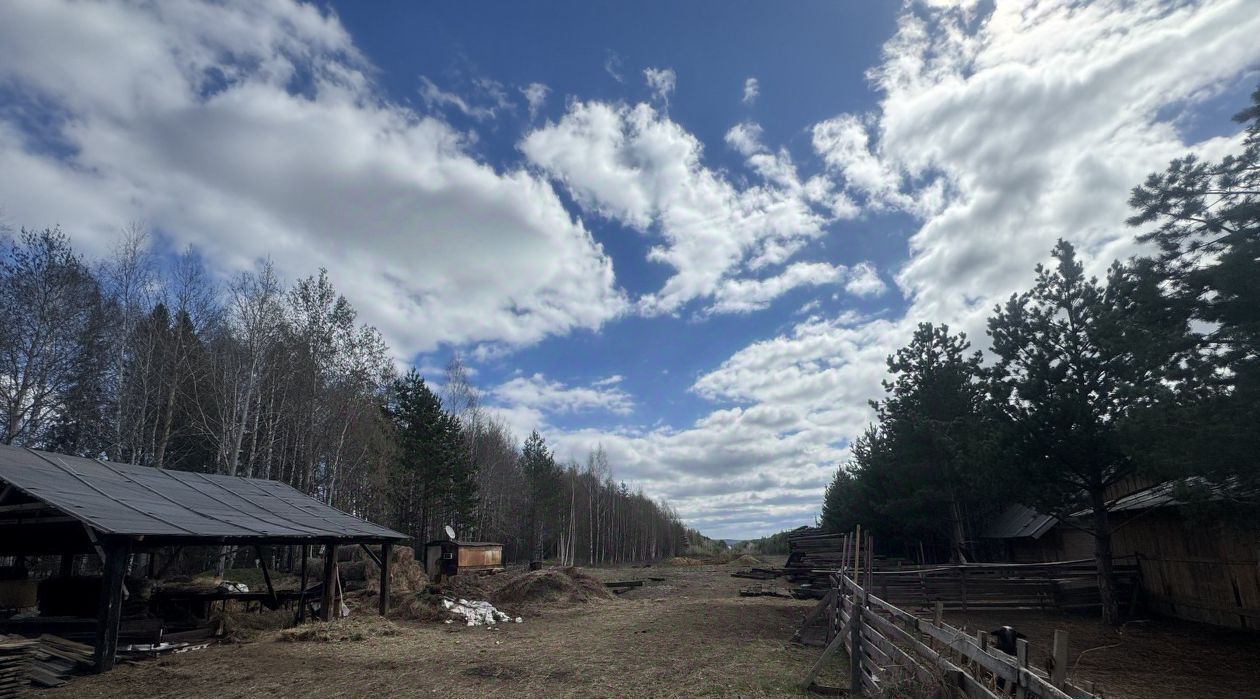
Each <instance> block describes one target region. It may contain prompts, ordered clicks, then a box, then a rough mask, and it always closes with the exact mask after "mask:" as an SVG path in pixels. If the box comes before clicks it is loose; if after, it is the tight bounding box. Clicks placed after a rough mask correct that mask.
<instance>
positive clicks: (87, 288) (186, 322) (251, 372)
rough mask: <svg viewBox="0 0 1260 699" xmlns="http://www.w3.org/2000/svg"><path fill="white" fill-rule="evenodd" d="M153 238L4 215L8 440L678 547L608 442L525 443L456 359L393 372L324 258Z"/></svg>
mask: <svg viewBox="0 0 1260 699" xmlns="http://www.w3.org/2000/svg"><path fill="white" fill-rule="evenodd" d="M150 243H151V241H150V240H149V237H148V235H147V234H146V233H145V232H144V231H143V230H141V229H139V228H138V227H135V226H132V227H130V228H128V229H127V230H125V231H124V233H123V235H122V236H121V237H120V241H119V243H118V245H117V247H116V249H115V250H113V251H112V252H111V253H110V254H109V255H107V256H106V259H104V260H102V261H100V262H99V263H94V264H92V263H89V262H88V261H87V260H85V258H84V257H83V256H82V255H81V254H79V253H78V252H76V251H75V249H74V247H73V245H72V241H71V239H70V237H69V236H68V235H67V234H66V233H64V232H63V231H61V230H60V229H57V228H53V229H45V230H28V229H22V230H20V231H17V232H13V231H0V441H3V443H5V444H14V445H19V446H27V447H33V448H41V449H48V450H52V451H57V452H62V453H68V454H74V455H80V456H86V457H91V458H100V459H104V460H110V461H118V462H127V463H135V464H140V465H144V466H151V467H154V468H169V469H179V470H191V471H201V472H206V473H216V474H226V475H232V476H245V477H255V478H268V479H275V480H279V481H283V482H285V483H288V484H290V485H292V486H294V487H295V488H297V489H298V490H301V491H302V492H305V493H308V494H310V495H312V496H314V497H316V498H318V499H320V500H322V501H324V502H326V503H328V504H330V505H332V506H334V507H338V508H340V509H342V510H345V511H347V512H351V513H353V514H355V515H358V516H360V517H363V518H366V519H369V520H373V521H377V522H380V523H383V524H387V525H390V526H392V527H394V528H395V529H397V530H399V531H401V532H404V533H406V534H409V535H410V536H411V537H412V540H413V542H414V543H415V545H417V546H419V545H421V544H423V543H424V542H425V541H428V540H431V539H435V538H439V537H443V538H444V537H445V534H443V533H442V532H443V529H444V527H445V526H447V525H450V526H452V527H454V528H455V529H456V531H457V532H458V534H459V536H460V538H464V539H483V540H491V541H499V542H502V543H503V544H504V546H505V552H504V553H505V555H506V556H507V557H508V558H509V560H511V559H520V558H527V557H528V558H544V557H546V558H555V559H559V560H562V561H564V562H566V563H570V564H574V563H579V562H580V563H584V564H604V563H608V564H612V563H621V562H627V561H646V560H652V559H655V558H659V557H663V556H672V555H674V554H675V553H676V552H678V551H681V550H682V548H683V547H684V546H685V543H686V539H687V535H686V532H685V529H684V527H683V525H682V524H681V522H680V520H679V518H678V516H677V514H676V513H675V512H674V511H673V510H672V509H671V508H670V507H669V506H668V505H667V504H665V503H663V502H657V501H654V500H652V499H651V498H649V497H647V496H646V495H644V494H643V493H642V492H639V491H632V490H631V489H630V488H629V487H627V485H626V484H625V483H618V482H616V481H614V479H613V476H612V469H611V466H610V464H609V462H608V458H607V454H606V453H605V452H604V450H603V449H602V447H597V448H596V449H594V450H593V451H591V453H590V454H589V456H588V458H587V459H586V463H584V464H579V463H576V462H571V463H561V462H559V461H557V459H556V458H555V456H554V454H553V453H552V451H551V450H550V449H549V448H548V446H547V444H546V442H545V441H544V439H543V438H542V437H541V436H540V435H538V434H537V433H536V432H535V433H534V434H531V435H530V436H529V438H528V439H527V440H526V441H525V443H524V444H523V445H522V444H520V443H519V442H518V441H517V439H516V437H515V436H514V435H512V433H511V432H510V430H509V429H508V428H507V427H506V426H505V425H504V424H503V423H502V422H501V421H499V420H496V419H495V418H494V416H493V415H492V413H491V411H487V410H486V409H485V408H484V407H483V406H482V405H481V398H480V396H479V394H478V392H477V390H476V388H475V387H474V386H473V385H472V383H471V382H470V381H469V380H468V372H467V370H466V369H465V368H464V367H463V365H462V364H461V363H460V361H459V360H458V357H456V358H454V359H452V362H451V364H450V366H449V367H448V368H447V371H446V375H445V377H444V385H443V386H441V388H440V390H439V391H435V390H433V389H432V388H431V387H430V386H429V385H428V384H427V383H426V382H425V380H424V379H423V378H422V377H421V376H420V375H419V374H418V373H416V372H415V371H414V370H412V371H407V372H405V373H402V374H400V373H399V372H398V370H396V369H395V366H394V362H393V359H392V355H391V353H390V351H389V348H388V347H387V346H386V343H385V342H384V340H383V338H382V337H381V335H380V333H379V332H378V331H377V330H376V329H375V328H373V327H371V326H370V325H366V324H363V323H361V322H360V321H359V320H358V317H357V312H356V310H355V309H354V307H353V306H352V305H351V304H350V302H349V301H347V300H346V299H345V297H344V296H342V295H341V294H339V293H338V292H337V290H336V289H335V288H334V286H333V283H332V281H331V279H330V277H329V275H328V273H327V271H326V270H320V271H319V272H318V273H316V274H314V275H311V276H309V277H306V278H303V279H299V280H297V281H296V282H294V283H291V284H286V283H285V282H283V281H282V280H281V279H280V278H279V276H278V274H277V273H276V271H275V269H274V267H273V266H272V265H271V264H270V262H267V261H263V262H260V263H258V264H257V265H256V267H255V268H254V269H252V270H250V271H247V272H242V273H240V274H237V275H236V276H234V277H232V278H231V279H229V280H226V281H219V280H217V279H216V278H215V277H214V276H213V275H212V274H210V273H209V272H208V271H207V269H206V268H205V266H204V264H203V262H202V260H201V259H200V258H199V257H198V255H197V254H196V253H195V252H193V251H188V252H185V253H183V254H180V255H176V256H165V255H157V254H155V253H153V252H152V246H151V245H150ZM290 555H291V554H290ZM221 560H222V559H221ZM219 565H220V568H221V567H222V565H224V564H223V563H222V562H220V564H219Z"/></svg>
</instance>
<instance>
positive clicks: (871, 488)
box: [822, 90, 1260, 620]
mask: <svg viewBox="0 0 1260 699" xmlns="http://www.w3.org/2000/svg"><path fill="white" fill-rule="evenodd" d="M1253 100H1254V103H1253V104H1252V105H1251V107H1250V108H1248V109H1246V110H1245V111H1243V112H1241V113H1240V114H1238V115H1237V116H1236V117H1235V119H1236V120H1237V121H1239V122H1241V123H1243V124H1244V125H1245V131H1244V141H1243V144H1242V145H1243V148H1242V151H1241V153H1240V154H1239V155H1231V156H1228V157H1226V158H1224V159H1223V160H1221V161H1219V162H1205V161H1203V160H1200V159H1199V158H1197V157H1195V156H1193V155H1187V156H1185V157H1183V158H1180V159H1177V160H1174V161H1173V162H1172V163H1171V164H1170V165H1169V166H1168V168H1167V170H1166V171H1164V172H1160V173H1155V174H1152V175H1150V176H1149V177H1148V178H1147V179H1146V181H1145V182H1143V183H1142V184H1140V185H1139V186H1137V187H1135V188H1134V189H1133V190H1132V195H1131V197H1130V200H1129V204H1130V206H1131V207H1132V211H1133V215H1132V217H1131V218H1130V219H1129V221H1128V223H1129V224H1130V225H1131V226H1133V227H1135V228H1139V229H1140V231H1139V233H1138V240H1139V241H1140V242H1142V243H1146V244H1147V245H1146V247H1145V249H1147V250H1150V251H1151V252H1150V253H1149V254H1147V255H1144V256H1137V257H1134V258H1132V259H1128V260H1125V261H1121V262H1116V263H1114V264H1113V265H1112V266H1111V267H1110V268H1109V269H1108V270H1107V272H1106V275H1105V277H1104V278H1102V279H1097V278H1094V277H1091V276H1089V275H1087V274H1086V272H1085V269H1084V266H1083V264H1082V262H1081V261H1080V260H1079V259H1078V257H1077V254H1076V250H1075V249H1074V248H1073V246H1072V245H1071V244H1069V243H1067V242H1063V241H1060V242H1059V243H1058V245H1056V246H1055V248H1054V250H1053V252H1052V258H1053V261H1052V262H1051V263H1049V264H1046V265H1044V266H1039V267H1038V268H1037V269H1036V271H1035V276H1034V278H1033V283H1032V285H1031V287H1030V288H1029V289H1028V290H1026V291H1024V292H1022V293H1017V294H1013V295H1012V296H1011V297H1010V298H1009V299H1008V300H1007V301H1006V302H1005V303H1003V304H1001V305H999V306H997V307H995V308H994V309H993V310H992V314H991V315H990V317H989V319H988V335H989V340H990V347H991V350H990V352H989V353H988V355H987V356H986V355H984V354H982V353H980V352H973V351H971V345H970V342H969V340H968V339H967V337H966V336H965V335H964V334H962V333H952V332H951V331H950V329H949V328H948V327H947V326H945V325H940V324H931V323H924V324H921V325H920V326H919V327H918V329H917V331H916V332H915V333H914V336H913V338H912V340H911V341H910V343H909V344H908V345H907V346H905V347H904V348H902V349H900V350H898V351H897V352H896V353H894V354H893V355H892V356H890V357H889V358H888V362H887V364H888V374H889V378H888V380H886V381H885V382H884V390H885V395H884V396H883V398H882V399H880V400H877V401H873V402H872V403H871V407H872V408H873V410H874V412H875V421H874V424H872V425H871V426H870V427H869V428H868V429H867V430H866V432H865V434H863V435H862V436H861V437H860V438H859V439H857V440H856V441H855V442H854V444H853V445H852V459H851V461H850V462H849V463H847V464H845V465H843V466H842V467H841V468H840V469H839V470H838V471H837V473H836V476H835V479H834V481H833V482H832V483H831V485H830V487H829V488H828V489H827V493H826V498H825V502H824V506H823V512H822V524H823V525H824V526H825V527H828V528H830V529H834V530H837V531H848V530H849V529H851V528H852V527H853V526H854V525H855V524H859V523H860V524H861V525H862V526H863V527H864V528H869V529H870V530H872V531H874V532H876V536H877V538H879V539H882V540H883V541H884V543H885V544H886V545H889V546H892V547H893V548H896V547H899V546H906V547H907V548H908V547H909V546H912V545H914V544H915V543H920V544H921V543H926V544H927V545H928V546H930V547H935V548H936V550H937V551H945V552H946V557H948V558H949V559H952V560H954V561H960V560H975V559H974V558H973V557H972V556H973V554H974V552H973V551H972V550H971V548H972V546H973V541H974V533H975V532H976V531H977V530H978V529H979V527H980V526H981V524H982V523H983V522H985V521H986V520H987V519H988V518H990V517H991V516H992V515H994V514H995V513H996V512H999V511H1000V510H1001V509H1002V508H1004V507H1005V506H1006V505H1009V504H1010V503H1020V504H1024V505H1027V506H1029V507H1032V508H1034V509H1036V510H1038V511H1040V512H1043V513H1047V514H1052V515H1055V516H1056V517H1058V518H1059V519H1060V521H1070V522H1071V523H1072V525H1073V526H1078V527H1081V528H1084V529H1086V530H1087V531H1089V532H1090V533H1091V534H1092V537H1093V541H1094V549H1095V554H1096V558H1097V561H1098V566H1099V578H1100V587H1101V588H1102V592H1103V601H1104V619H1107V620H1114V619H1115V618H1116V600H1115V599H1114V597H1112V596H1111V590H1112V581H1111V560H1112V556H1111V536H1112V533H1113V531H1114V526H1115V525H1114V524H1113V523H1112V522H1111V521H1110V519H1109V513H1108V507H1107V500H1108V490H1109V488H1111V487H1112V486H1113V485H1116V484H1117V483H1120V482H1121V481H1123V480H1124V479H1126V478H1131V477H1142V478H1145V479H1148V480H1150V481H1154V482H1162V481H1174V482H1175V483H1177V484H1178V497H1179V498H1181V499H1182V500H1183V501H1185V502H1187V503H1189V504H1190V505H1191V506H1192V507H1196V508H1198V511H1200V512H1207V511H1210V512H1212V513H1213V514H1214V516H1229V517H1233V518H1234V519H1235V520H1236V521H1238V522H1240V523H1242V524H1243V525H1244V526H1246V527H1249V528H1254V527H1255V522H1256V521H1257V520H1256V519H1255V514H1256V513H1257V505H1258V504H1260V467H1258V465H1257V463H1256V460H1255V454H1256V453H1257V452H1258V451H1260V430H1257V428H1256V426H1257V424H1260V90H1257V91H1256V92H1255V94H1254V95H1253Z"/></svg>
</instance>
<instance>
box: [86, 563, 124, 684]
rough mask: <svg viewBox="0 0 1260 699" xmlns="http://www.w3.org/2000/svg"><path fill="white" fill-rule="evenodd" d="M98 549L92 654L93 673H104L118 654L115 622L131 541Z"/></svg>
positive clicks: (120, 604)
mask: <svg viewBox="0 0 1260 699" xmlns="http://www.w3.org/2000/svg"><path fill="white" fill-rule="evenodd" d="M101 549H102V551H103V553H104V557H105V566H104V569H103V571H102V573H101V601H100V607H99V608H98V610H97V617H96V647H95V649H94V653H93V660H94V665H95V668H96V671H97V672H107V671H109V670H111V669H113V667H114V656H115V655H116V654H117V652H118V623H119V621H120V620H121V619H122V601H123V576H124V575H126V573H127V558H128V556H129V555H130V553H131V540H129V539H125V538H124V539H113V538H110V539H107V540H105V541H104V542H102V546H101Z"/></svg>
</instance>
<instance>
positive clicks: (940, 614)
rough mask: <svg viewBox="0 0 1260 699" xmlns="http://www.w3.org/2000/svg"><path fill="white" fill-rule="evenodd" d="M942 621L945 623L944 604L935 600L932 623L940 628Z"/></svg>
mask: <svg viewBox="0 0 1260 699" xmlns="http://www.w3.org/2000/svg"><path fill="white" fill-rule="evenodd" d="M943 621H945V602H944V601H942V600H939V599H938V600H936V611H935V613H934V614H933V615H932V623H933V624H936V625H937V626H940V625H941V623H942V622H943Z"/></svg>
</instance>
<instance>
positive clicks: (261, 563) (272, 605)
mask: <svg viewBox="0 0 1260 699" xmlns="http://www.w3.org/2000/svg"><path fill="white" fill-rule="evenodd" d="M254 553H255V554H257V555H258V567H259V568H262V574H263V582H264V583H266V584H267V594H268V595H269V596H270V597H271V601H270V602H269V603H268V604H267V608H268V609H271V610H273V611H274V610H276V609H279V608H280V598H279V597H277V596H276V588H275V586H273V585H272V584H271V572H270V571H268V570H267V554H266V553H265V552H264V551H263V547H262V546H259V545H257V544H255V545H254Z"/></svg>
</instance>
